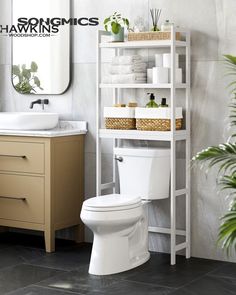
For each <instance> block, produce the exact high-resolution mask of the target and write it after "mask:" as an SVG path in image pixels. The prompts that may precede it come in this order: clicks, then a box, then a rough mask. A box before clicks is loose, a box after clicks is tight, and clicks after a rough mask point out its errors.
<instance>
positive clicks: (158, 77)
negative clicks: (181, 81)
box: [153, 67, 169, 84]
mask: <svg viewBox="0 0 236 295" xmlns="http://www.w3.org/2000/svg"><path fill="white" fill-rule="evenodd" d="M168 77H169V71H168V68H163V67H156V68H153V84H163V83H168Z"/></svg>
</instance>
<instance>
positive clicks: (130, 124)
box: [105, 118, 136, 130]
mask: <svg viewBox="0 0 236 295" xmlns="http://www.w3.org/2000/svg"><path fill="white" fill-rule="evenodd" d="M105 126H106V129H120V130H130V129H136V120H135V119H134V118H105Z"/></svg>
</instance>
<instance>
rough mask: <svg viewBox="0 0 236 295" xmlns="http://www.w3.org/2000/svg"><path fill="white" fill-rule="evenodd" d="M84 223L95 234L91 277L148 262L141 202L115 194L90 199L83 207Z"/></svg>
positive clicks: (135, 198) (145, 223) (145, 230)
mask: <svg viewBox="0 0 236 295" xmlns="http://www.w3.org/2000/svg"><path fill="white" fill-rule="evenodd" d="M81 219H82V221H83V222H84V223H85V224H86V225H87V226H88V227H89V228H90V229H91V230H92V232H93V234H94V243H93V249H92V255H91V260H90V267H89V273H90V274H94V275H109V274H114V273H119V272H123V271H126V270H129V269H132V268H134V267H137V266H139V265H141V264H143V263H144V262H146V261H147V260H148V259H149V256H150V255H149V252H148V251H147V247H146V245H147V240H146V239H147V222H146V221H147V219H146V217H145V212H144V208H143V206H142V203H141V198H137V197H132V196H127V195H115V194H114V195H107V196H102V197H97V198H93V199H89V200H87V201H85V202H84V204H83V208H82V212H81ZM139 240H140V241H142V242H141V243H137V242H138V241H139Z"/></svg>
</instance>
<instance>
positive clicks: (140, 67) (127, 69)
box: [110, 63, 147, 75]
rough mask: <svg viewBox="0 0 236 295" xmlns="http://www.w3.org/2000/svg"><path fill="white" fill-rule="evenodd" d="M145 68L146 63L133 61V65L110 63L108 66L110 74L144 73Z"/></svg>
mask: <svg viewBox="0 0 236 295" xmlns="http://www.w3.org/2000/svg"><path fill="white" fill-rule="evenodd" d="M146 70H147V64H146V63H135V64H133V65H119V66H118V65H117V66H114V65H112V66H111V67H110V74H112V75H114V74H117V75H119V74H133V73H145V72H146Z"/></svg>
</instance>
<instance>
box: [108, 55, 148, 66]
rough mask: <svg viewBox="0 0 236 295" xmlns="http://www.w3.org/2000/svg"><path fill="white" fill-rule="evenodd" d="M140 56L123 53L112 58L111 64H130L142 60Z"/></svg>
mask: <svg viewBox="0 0 236 295" xmlns="http://www.w3.org/2000/svg"><path fill="white" fill-rule="evenodd" d="M142 60H143V59H142V56H140V55H123V56H115V57H114V58H113V60H112V64H113V65H132V64H134V63H137V62H142Z"/></svg>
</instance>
